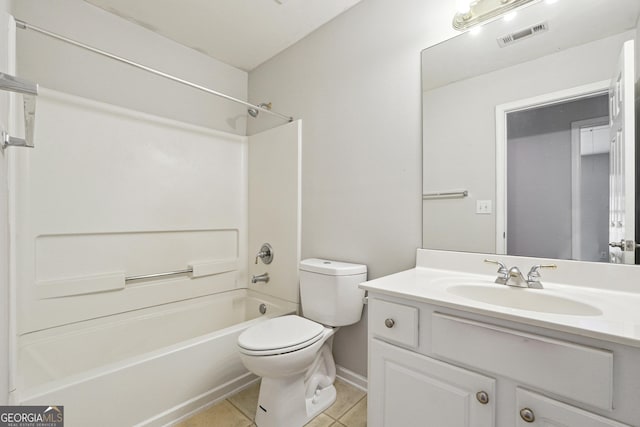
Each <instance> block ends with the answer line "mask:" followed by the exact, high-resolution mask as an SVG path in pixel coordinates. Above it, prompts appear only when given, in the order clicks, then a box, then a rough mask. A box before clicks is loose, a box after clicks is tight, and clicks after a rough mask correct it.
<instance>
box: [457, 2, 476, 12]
mask: <svg viewBox="0 0 640 427" xmlns="http://www.w3.org/2000/svg"><path fill="white" fill-rule="evenodd" d="M472 1H473V0H456V10H457V11H458V13H461V14H463V15H464V14H466V13H469V12H470V11H471V2H472Z"/></svg>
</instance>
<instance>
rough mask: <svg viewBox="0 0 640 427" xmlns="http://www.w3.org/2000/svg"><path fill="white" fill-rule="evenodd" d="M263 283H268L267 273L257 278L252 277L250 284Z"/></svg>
mask: <svg viewBox="0 0 640 427" xmlns="http://www.w3.org/2000/svg"><path fill="white" fill-rule="evenodd" d="M258 282H264V283H269V273H264V274H260V275H259V276H252V277H251V283H258Z"/></svg>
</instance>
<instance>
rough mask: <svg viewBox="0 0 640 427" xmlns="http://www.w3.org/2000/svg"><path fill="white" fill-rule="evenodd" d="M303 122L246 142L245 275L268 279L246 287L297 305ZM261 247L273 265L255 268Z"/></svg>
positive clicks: (262, 264)
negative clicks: (269, 254) (266, 248)
mask: <svg viewBox="0 0 640 427" xmlns="http://www.w3.org/2000/svg"><path fill="white" fill-rule="evenodd" d="M301 142H302V120H296V121H295V122H292V123H288V124H286V125H282V126H278V127H276V128H273V129H269V130H267V131H264V132H261V133H259V134H256V135H251V136H250V137H249V161H248V165H249V166H248V167H249V212H250V214H249V250H250V253H249V274H251V275H258V274H263V273H269V276H270V280H269V283H266V284H265V283H262V282H260V283H257V284H252V285H249V287H250V288H251V289H253V290H256V291H258V292H262V293H266V294H268V295H271V296H274V297H277V298H282V299H285V300H287V301H290V302H294V303H298V277H299V275H298V269H299V264H300V246H301V245H300V234H301V233H300V227H301V179H300V178H301V167H302V166H301V158H302V144H301ZM263 243H269V244H271V246H272V247H273V251H274V257H273V262H272V263H271V264H268V265H265V264H264V263H263V262H261V261H258V262H257V263H254V257H255V254H256V253H257V252H258V251H259V250H260V247H261V246H262V244H263Z"/></svg>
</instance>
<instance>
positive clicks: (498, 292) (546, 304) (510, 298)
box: [447, 284, 602, 316]
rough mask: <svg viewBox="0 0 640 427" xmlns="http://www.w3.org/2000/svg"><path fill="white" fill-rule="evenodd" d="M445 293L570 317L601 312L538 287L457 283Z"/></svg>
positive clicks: (593, 314)
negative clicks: (525, 287)
mask: <svg viewBox="0 0 640 427" xmlns="http://www.w3.org/2000/svg"><path fill="white" fill-rule="evenodd" d="M447 292H449V293H451V294H453V295H457V296H460V297H463V298H467V299H471V300H474V301H478V302H483V303H486V304H492V305H499V306H502V307H508V308H515V309H518V310H528V311H537V312H541V313H553V314H566V315H572V316H598V315H601V314H602V311H600V310H599V309H598V308H597V307H594V306H592V305H589V304H585V303H583V302H579V301H574V300H572V299H569V298H565V297H561V296H557V295H551V294H549V293H546V292H545V291H544V290H539V289H523V288H515V287H512V286H504V285H484V284H458V285H451V286H448V287H447Z"/></svg>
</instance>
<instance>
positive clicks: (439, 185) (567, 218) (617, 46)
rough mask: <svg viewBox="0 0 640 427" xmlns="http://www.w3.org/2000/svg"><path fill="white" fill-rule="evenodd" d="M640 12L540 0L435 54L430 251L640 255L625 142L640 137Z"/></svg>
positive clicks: (428, 145)
mask: <svg viewBox="0 0 640 427" xmlns="http://www.w3.org/2000/svg"><path fill="white" fill-rule="evenodd" d="M639 15H640V2H638V1H637V0H615V1H611V0H590V1H589V2H585V1H583V0H558V1H556V2H551V1H539V2H535V3H533V4H531V5H529V6H527V7H523V8H520V9H518V12H517V15H516V16H515V18H514V19H511V20H509V21H506V20H504V19H502V18H500V19H496V20H494V21H493V22H490V23H488V24H485V25H484V26H482V28H481V29H480V31H479V32H477V33H476V31H473V32H471V31H469V32H466V33H463V34H461V35H459V36H457V37H454V38H452V39H450V40H447V41H445V42H442V43H440V44H438V45H435V46H432V47H429V48H427V49H425V50H424V51H423V52H422V102H423V105H422V111H423V116H422V119H423V206H422V209H423V239H422V242H423V244H422V246H423V247H424V248H428V249H441V250H454V251H470V252H483V253H497V254H509V255H522V256H534V257H545V258H561V259H578V260H589V261H609V262H626V263H634V260H635V254H634V251H633V250H631V251H628V250H627V251H625V250H624V249H630V247H628V245H630V244H631V240H637V239H635V231H634V230H635V228H637V227H636V223H637V218H636V216H635V205H633V202H635V191H633V190H632V191H627V197H625V196H624V194H623V193H620V191H621V190H620V189H621V188H622V189H623V190H624V189H626V190H629V189H632V188H633V184H635V177H634V175H633V173H632V174H626V177H625V174H624V171H625V170H626V171H627V172H628V171H629V170H632V169H633V165H634V164H635V161H634V157H633V156H626V159H627V160H626V161H625V160H624V159H622V160H621V157H620V156H621V153H624V152H625V151H624V150H625V149H624V148H615V147H624V141H625V140H627V141H633V139H634V126H633V122H634V120H633V116H629V114H633V110H632V108H633V104H634V98H633V96H634V95H633V94H634V83H635V82H636V81H637V78H636V76H637V73H635V72H634V67H631V68H629V66H630V65H631V64H632V63H634V65H637V62H638V61H637V60H638V57H640V46H639V45H640V43H635V44H634V45H629V44H628V43H627V44H625V42H626V41H627V40H636V39H637V38H638V36H639V35H640V24H639V22H638V17H639ZM625 49H626V52H627V59H626V62H625V63H623V64H622V65H619V61H620V56H621V52H623V51H624V50H625ZM629 51H630V52H631V53H634V54H635V59H633V60H630V59H629ZM625 64H626V66H627V68H626V69H625V72H624V73H622V72H619V70H620V69H621V68H620V67H623V68H624V66H625ZM635 69H638V67H637V66H635ZM620 76H626V77H624V78H623V80H622V81H623V82H624V81H626V82H627V84H626V86H630V87H627V91H626V92H625V91H622V90H621V83H620V79H619V78H620ZM625 79H626V80H625ZM628 82H631V84H628ZM610 87H611V88H612V89H611V90H610ZM624 93H626V94H627V95H624ZM625 96H626V97H625ZM629 96H631V98H629ZM629 100H630V102H629ZM629 104H631V105H629ZM621 106H622V107H626V110H625V109H624V108H623V109H622V110H620V108H621ZM625 111H626V112H625ZM620 117H621V118H620ZM610 122H611V123H613V125H610ZM614 128H615V129H614ZM618 130H619V132H618ZM637 134H640V132H635V135H637ZM596 140H597V141H598V142H594V141H596ZM602 141H604V142H602ZM615 141H618V142H617V143H616V142H615ZM594 144H595V145H597V146H598V147H599V148H597V149H594V148H593V147H594V146H595V145H594ZM631 146H635V143H634V142H632V143H631ZM589 147H591V148H589ZM611 147H614V149H613V151H612V148H611ZM630 149H632V148H629V147H627V148H626V150H627V151H626V153H629V150H630ZM625 162H626V163H625ZM625 167H626V168H625ZM625 186H626V187H625ZM636 187H637V186H636ZM629 193H631V194H629ZM630 202H631V203H632V204H631V205H630V204H629V203H630ZM589 203H591V204H589ZM625 208H626V216H625V215H624V212H625ZM610 214H611V215H612V216H611V217H609V215H610ZM627 217H629V218H627ZM629 233H631V237H629ZM610 241H613V242H614V243H616V242H617V243H616V244H617V245H618V246H621V247H618V248H615V247H614V248H610V247H609V242H610ZM620 242H621V243H620Z"/></svg>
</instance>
